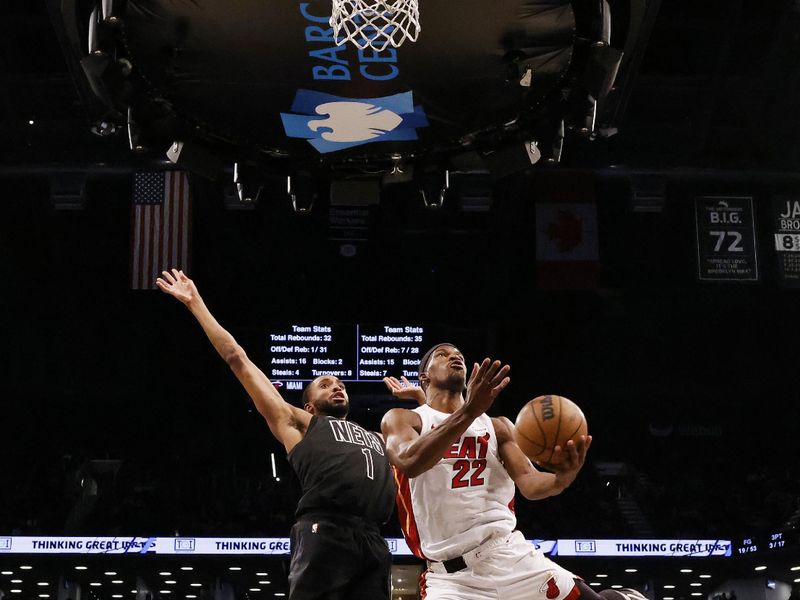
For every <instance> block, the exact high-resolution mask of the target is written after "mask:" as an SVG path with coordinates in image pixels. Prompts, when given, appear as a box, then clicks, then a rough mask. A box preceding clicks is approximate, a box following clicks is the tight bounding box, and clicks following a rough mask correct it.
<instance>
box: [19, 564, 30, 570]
mask: <svg viewBox="0 0 800 600" xmlns="http://www.w3.org/2000/svg"><path fill="white" fill-rule="evenodd" d="M32 568H33V567H32V566H30V565H21V566H20V569H22V570H23V571H30V570H31V569H32Z"/></svg>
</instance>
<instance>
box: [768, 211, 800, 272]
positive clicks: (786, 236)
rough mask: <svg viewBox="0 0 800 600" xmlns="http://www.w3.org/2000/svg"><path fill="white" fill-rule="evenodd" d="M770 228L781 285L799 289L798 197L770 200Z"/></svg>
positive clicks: (799, 226)
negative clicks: (773, 239) (771, 229)
mask: <svg viewBox="0 0 800 600" xmlns="http://www.w3.org/2000/svg"><path fill="white" fill-rule="evenodd" d="M772 228H773V235H774V238H775V255H776V256H777V259H778V276H779V277H780V280H781V283H782V284H783V285H784V286H786V287H793V288H800V197H786V196H777V197H775V198H774V199H773V200H772Z"/></svg>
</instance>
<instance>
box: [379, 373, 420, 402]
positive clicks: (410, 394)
mask: <svg viewBox="0 0 800 600" xmlns="http://www.w3.org/2000/svg"><path fill="white" fill-rule="evenodd" d="M401 380H402V381H401ZM383 383H384V384H385V385H386V387H387V388H389V391H390V392H392V396H394V397H395V398H397V399H398V400H413V401H414V402H416V403H417V406H422V405H423V404H425V390H423V389H422V388H421V387H419V386H418V385H411V382H410V381H409V380H408V379H406V378H405V377H401V378H400V379H397V377H384V378H383Z"/></svg>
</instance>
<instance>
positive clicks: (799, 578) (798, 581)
mask: <svg viewBox="0 0 800 600" xmlns="http://www.w3.org/2000/svg"><path fill="white" fill-rule="evenodd" d="M792 581H793V582H794V583H800V577H798V578H797V579H793V580H792ZM11 591H12V592H13V591H14V590H11Z"/></svg>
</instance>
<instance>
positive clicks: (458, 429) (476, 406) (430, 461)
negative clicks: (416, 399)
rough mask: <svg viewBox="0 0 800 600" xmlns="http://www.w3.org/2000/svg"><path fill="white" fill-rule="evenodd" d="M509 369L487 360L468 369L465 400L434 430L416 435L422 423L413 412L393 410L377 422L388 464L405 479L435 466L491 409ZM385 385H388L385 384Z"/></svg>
mask: <svg viewBox="0 0 800 600" xmlns="http://www.w3.org/2000/svg"><path fill="white" fill-rule="evenodd" d="M508 370H509V367H508V366H507V365H506V366H501V364H500V362H499V361H495V362H494V363H493V362H491V361H490V360H489V359H488V358H487V359H486V360H484V361H483V363H481V365H478V364H475V366H474V368H473V369H472V375H471V377H470V381H469V385H468V386H467V400H466V402H464V404H463V406H461V407H460V408H459V409H458V410H456V411H455V412H454V413H453V414H451V415H450V416H449V417H447V419H445V420H444V421H443V422H442V423H441V424H440V425H439V426H438V427H437V428H436V429H434V430H433V431H430V432H426V434H425V435H420V433H421V432H420V428H421V427H422V421H421V419H420V418H419V415H417V414H416V413H414V412H413V411H409V410H406V409H402V408H394V409H392V410H390V411H389V412H387V413H386V415H385V416H384V417H383V421H381V431H382V433H383V437H384V439H385V440H386V451H387V453H388V455H389V461H390V462H391V463H392V464H393V465H394V466H395V467H397V468H398V469H400V471H402V472H403V473H404V474H405V475H406V476H407V477H416V476H418V475H420V474H422V473H424V472H425V471H427V470H428V469H430V468H432V467H433V466H434V465H436V464H437V463H438V462H439V461H440V460H441V458H442V455H443V454H444V453H445V452H446V451H447V449H448V448H450V446H452V445H453V444H454V443H455V441H456V440H458V439H459V438H460V437H461V435H462V434H463V433H464V432H465V431H466V430H467V428H468V427H469V426H470V425H471V424H472V422H473V421H474V420H475V419H476V418H478V417H479V416H480V415H482V414H483V413H484V412H486V410H487V409H488V408H489V407H490V406H491V404H492V402H494V399H495V398H496V397H497V395H498V394H499V393H500V392H501V391H502V390H503V388H505V387H506V385H508V382H509V378H508V377H507V374H508ZM387 385H388V384H387Z"/></svg>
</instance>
